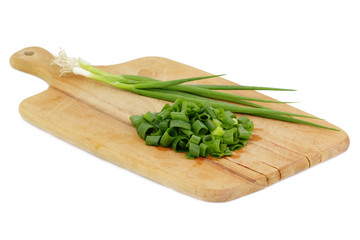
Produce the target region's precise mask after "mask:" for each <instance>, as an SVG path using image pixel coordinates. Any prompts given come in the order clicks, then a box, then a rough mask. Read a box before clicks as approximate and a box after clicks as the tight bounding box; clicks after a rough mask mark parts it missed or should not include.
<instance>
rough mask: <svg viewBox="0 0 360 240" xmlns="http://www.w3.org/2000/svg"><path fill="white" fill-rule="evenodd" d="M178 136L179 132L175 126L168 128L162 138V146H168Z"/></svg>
mask: <svg viewBox="0 0 360 240" xmlns="http://www.w3.org/2000/svg"><path fill="white" fill-rule="evenodd" d="M176 137H177V132H176V130H175V129H174V128H168V129H167V130H166V131H165V133H164V134H163V135H162V137H161V139H160V145H161V146H162V147H168V146H169V145H170V144H171V143H172V142H173V141H174V140H175V138H176Z"/></svg>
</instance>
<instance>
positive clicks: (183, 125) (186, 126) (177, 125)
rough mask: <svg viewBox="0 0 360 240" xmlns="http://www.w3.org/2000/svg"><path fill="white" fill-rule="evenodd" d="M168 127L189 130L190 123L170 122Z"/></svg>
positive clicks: (181, 121)
mask: <svg viewBox="0 0 360 240" xmlns="http://www.w3.org/2000/svg"><path fill="white" fill-rule="evenodd" d="M170 127H171V128H183V129H187V130H191V125H190V123H188V122H185V121H183V120H171V121H170Z"/></svg>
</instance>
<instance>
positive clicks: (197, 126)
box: [191, 120, 208, 135]
mask: <svg viewBox="0 0 360 240" xmlns="http://www.w3.org/2000/svg"><path fill="white" fill-rule="evenodd" d="M191 129H192V130H193V132H194V133H195V134H196V135H205V134H206V133H207V132H208V128H207V127H206V126H205V124H204V123H203V122H201V121H200V120H196V121H195V122H194V123H193V124H192V125H191Z"/></svg>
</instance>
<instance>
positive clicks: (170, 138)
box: [130, 98, 254, 159]
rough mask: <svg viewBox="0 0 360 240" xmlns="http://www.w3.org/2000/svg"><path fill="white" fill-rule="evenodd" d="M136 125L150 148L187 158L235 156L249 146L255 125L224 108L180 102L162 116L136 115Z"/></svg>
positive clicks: (167, 107) (134, 117) (155, 114)
mask: <svg viewBox="0 0 360 240" xmlns="http://www.w3.org/2000/svg"><path fill="white" fill-rule="evenodd" d="M130 120H131V122H132V124H133V125H134V126H135V127H136V130H137V133H138V135H139V136H140V137H141V138H143V139H144V140H145V143H146V145H150V146H162V147H171V148H172V149H174V150H175V151H176V152H186V155H185V156H186V157H187V158H191V159H193V158H196V157H207V156H208V155H210V156H211V157H214V158H221V157H223V156H231V152H232V151H236V150H238V149H240V148H242V147H243V146H245V145H246V144H247V142H248V140H249V139H250V137H251V134H252V132H253V129H254V124H253V122H252V121H250V120H249V118H247V117H245V116H241V117H238V118H237V117H236V115H235V114H234V113H232V112H230V111H226V110H224V109H223V108H213V107H211V106H209V105H206V104H199V105H198V104H195V103H192V102H187V101H184V100H182V99H181V98H178V99H177V100H176V101H175V102H174V104H173V105H169V104H168V103H167V104H165V106H164V107H163V108H162V110H161V111H160V112H158V113H151V112H150V111H148V112H146V113H145V114H143V115H132V116H131V117H130Z"/></svg>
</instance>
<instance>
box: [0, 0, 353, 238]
mask: <svg viewBox="0 0 360 240" xmlns="http://www.w3.org/2000/svg"><path fill="white" fill-rule="evenodd" d="M0 20H1V21H0V22H1V38H0V41H1V44H0V47H1V51H0V52H1V55H0V60H1V63H0V66H1V73H2V77H1V88H0V89H1V94H0V97H1V101H0V104H1V112H2V117H1V120H0V121H1V124H0V128H1V129H0V136H1V137H0V139H1V145H0V146H1V154H0V158H1V159H0V239H4V240H12V239H36V240H40V239H88V240H89V239H264V238H266V239H330V238H331V239H335V238H336V239H360V233H359V231H360V230H359V215H360V206H359V205H360V197H359V182H360V181H359V168H360V164H359V148H360V146H359V118H358V117H359V114H358V111H359V107H358V103H359V92H360V90H359V84H358V82H359V79H360V2H359V1H347V0H341V1H340V0H338V1H331V0H327V1H319V0H309V1H307V0H303V1H277V0H275V1H226V0H223V1H197V0H192V1H185V0H182V1H155V0H152V1H135V0H132V1H107V0H103V1H90V0H89V1H68V0H63V1H37V0H33V1H17V0H13V1H7V3H6V6H2V7H1V14H0ZM29 46H40V47H43V48H45V49H47V50H48V51H50V52H51V53H53V54H57V52H58V50H59V48H60V47H61V48H63V49H65V50H66V51H67V53H68V55H71V56H74V57H83V58H85V59H87V60H89V61H90V62H92V63H93V64H95V65H107V64H115V63H121V62H124V61H128V60H132V59H135V58H139V57H144V56H161V57H167V58H170V59H173V60H176V61H179V62H182V63H185V64H188V65H191V66H194V67H196V68H200V69H202V70H205V71H207V72H210V73H213V74H220V73H227V76H226V77H225V78H227V79H229V80H232V81H235V82H238V83H240V84H243V85H264V86H274V87H286V88H295V89H297V90H298V91H297V92H291V93H271V96H273V97H275V98H277V99H280V100H286V101H293V100H295V101H300V103H297V104H296V107H298V108H300V109H302V110H305V111H306V112H309V113H311V114H314V115H316V116H318V117H322V118H324V119H326V120H328V121H329V122H331V123H333V124H335V125H337V126H339V127H341V128H343V129H344V130H345V131H346V132H347V133H348V134H349V136H350V140H351V145H350V148H349V150H348V151H347V152H345V153H343V154H341V155H339V156H337V157H335V158H333V159H331V160H329V161H327V162H324V163H322V164H319V165H317V166H314V167H313V168H311V169H309V170H307V171H304V172H301V173H299V174H297V175H295V176H293V177H290V178H288V179H285V180H284V181H281V182H279V183H277V184H275V185H273V186H270V187H268V188H266V189H265V190H262V191H260V192H257V193H254V194H251V195H248V196H245V197H242V198H240V199H237V200H234V201H231V202H227V203H208V202H204V201H200V200H197V199H194V198H191V197H188V196H185V195H183V194H180V193H177V192H175V191H173V190H171V189H169V188H166V187H163V186H161V185H159V184H157V183H154V182H152V181H149V180H147V179H145V178H143V177H140V176H138V175H136V174H133V173H131V172H129V171H127V170H124V169H122V168H119V167H116V166H114V165H112V164H110V163H107V162H106V161H104V160H102V159H99V158H97V157H95V156H93V155H90V154H88V153H86V152H85V151H83V150H80V149H78V148H76V147H73V146H72V145H70V144H68V143H66V142H64V141H62V140H59V139H57V138H56V137H54V136H52V135H50V134H48V133H46V132H44V131H42V130H40V129H38V128H37V127H34V126H33V125H31V124H29V123H27V122H26V121H25V120H23V119H22V118H21V116H20V115H19V113H18V106H19V103H20V102H21V101H22V100H23V99H25V98H27V97H29V96H32V95H34V94H36V93H39V92H41V91H43V90H45V89H46V88H47V84H46V83H45V82H43V81H42V80H40V79H38V78H36V77H33V76H31V75H27V74H24V73H21V72H18V71H16V70H14V69H12V68H11V67H10V65H9V58H10V56H11V55H12V54H13V53H14V52H16V51H18V50H21V49H22V48H24V47H29Z"/></svg>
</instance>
